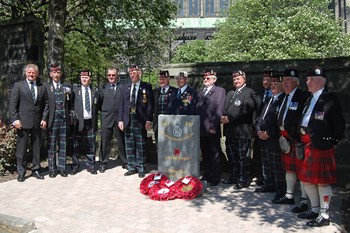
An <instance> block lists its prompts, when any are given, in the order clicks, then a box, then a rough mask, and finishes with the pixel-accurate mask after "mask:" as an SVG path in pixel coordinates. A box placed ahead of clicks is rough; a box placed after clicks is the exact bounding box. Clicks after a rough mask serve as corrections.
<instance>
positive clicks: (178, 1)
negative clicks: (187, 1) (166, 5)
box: [175, 0, 185, 16]
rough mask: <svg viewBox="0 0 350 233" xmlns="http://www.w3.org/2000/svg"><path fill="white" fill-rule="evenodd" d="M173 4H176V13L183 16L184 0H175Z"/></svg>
mask: <svg viewBox="0 0 350 233" xmlns="http://www.w3.org/2000/svg"><path fill="white" fill-rule="evenodd" d="M175 4H176V5H177V7H178V9H177V15H178V16H185V11H184V0H175Z"/></svg>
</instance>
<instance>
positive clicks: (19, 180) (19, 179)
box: [17, 175, 26, 182]
mask: <svg viewBox="0 0 350 233" xmlns="http://www.w3.org/2000/svg"><path fill="white" fill-rule="evenodd" d="M25 179H26V178H25V177H24V176H21V175H18V177H17V181H18V182H24V181H25Z"/></svg>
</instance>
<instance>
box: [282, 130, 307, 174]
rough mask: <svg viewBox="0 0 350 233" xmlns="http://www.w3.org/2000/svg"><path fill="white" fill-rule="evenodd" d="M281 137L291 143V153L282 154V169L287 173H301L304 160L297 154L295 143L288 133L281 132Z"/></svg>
mask: <svg viewBox="0 0 350 233" xmlns="http://www.w3.org/2000/svg"><path fill="white" fill-rule="evenodd" d="M281 135H282V136H283V137H285V138H286V139H287V140H288V141H289V142H290V152H289V153H283V152H282V168H283V169H284V170H286V171H289V172H293V173H297V174H298V173H299V171H300V169H301V166H302V164H303V161H302V160H299V159H298V158H297V156H296V154H295V143H296V142H295V141H290V137H289V135H288V132H287V131H285V130H281Z"/></svg>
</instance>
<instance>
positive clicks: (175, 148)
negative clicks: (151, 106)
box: [158, 115, 200, 181]
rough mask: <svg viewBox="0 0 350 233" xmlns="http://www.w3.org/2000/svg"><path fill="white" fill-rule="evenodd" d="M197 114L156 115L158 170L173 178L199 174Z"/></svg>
mask: <svg viewBox="0 0 350 233" xmlns="http://www.w3.org/2000/svg"><path fill="white" fill-rule="evenodd" d="M199 137H200V128H199V116H187V115H159V116H158V171H159V172H162V173H164V174H166V175H167V176H168V177H169V179H171V180H172V181H176V180H178V179H180V178H182V177H184V176H189V175H190V176H195V177H199V149H200V147H199Z"/></svg>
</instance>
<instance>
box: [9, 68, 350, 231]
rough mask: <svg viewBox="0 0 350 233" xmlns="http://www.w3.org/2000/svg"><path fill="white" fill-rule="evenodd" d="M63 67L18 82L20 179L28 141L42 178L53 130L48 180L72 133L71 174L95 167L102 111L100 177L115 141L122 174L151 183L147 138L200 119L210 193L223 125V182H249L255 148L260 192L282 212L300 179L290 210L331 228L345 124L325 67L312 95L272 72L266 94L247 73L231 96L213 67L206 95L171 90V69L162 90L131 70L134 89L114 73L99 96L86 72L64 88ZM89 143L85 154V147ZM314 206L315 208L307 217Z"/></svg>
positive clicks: (292, 77)
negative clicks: (161, 119) (174, 119)
mask: <svg viewBox="0 0 350 233" xmlns="http://www.w3.org/2000/svg"><path fill="white" fill-rule="evenodd" d="M62 72H63V71H62V68H61V67H60V66H59V65H51V66H50V67H49V74H50V77H51V80H50V82H49V83H45V84H41V83H40V82H39V80H38V79H37V77H38V75H39V70H38V67H37V66H36V65H34V64H28V65H27V66H26V68H25V74H26V79H25V80H24V81H19V82H16V83H15V84H14V87H13V89H12V93H11V98H10V116H11V122H12V124H13V126H14V127H15V128H17V151H16V157H17V172H18V178H17V180H18V181H19V182H23V181H24V180H25V174H26V168H27V158H26V155H27V154H26V150H27V143H28V140H29V137H30V139H31V146H32V151H33V162H32V175H33V176H34V177H36V178H38V179H44V177H43V176H42V175H41V174H40V173H39V168H40V145H41V132H42V130H41V128H43V129H47V135H48V162H49V177H51V178H54V177H56V175H57V174H60V175H61V176H62V177H67V170H66V154H67V147H68V145H69V143H67V141H68V140H67V137H68V136H67V135H68V132H69V131H71V132H70V133H69V134H71V135H73V144H72V148H73V149H72V151H73V152H72V169H71V175H75V174H76V173H77V172H78V171H79V166H80V162H79V159H78V158H77V155H78V154H81V153H82V151H83V152H84V154H85V155H86V168H87V171H88V172H90V173H91V174H97V171H96V169H95V139H96V130H97V125H98V112H101V158H100V164H99V171H100V172H101V173H103V172H105V170H106V169H107V163H108V160H109V156H110V152H111V141H112V139H113V136H115V137H116V139H117V140H116V141H117V147H118V151H119V153H118V155H119V158H120V160H121V163H122V167H123V168H125V169H127V172H126V173H125V174H124V175H125V176H130V175H133V174H138V176H139V177H140V178H143V177H144V176H145V165H146V154H145V151H146V149H145V148H146V141H147V131H148V130H150V129H152V128H153V130H154V133H155V135H156V139H157V136H158V123H157V121H158V116H159V115H160V114H166V115H199V116H200V147H201V152H202V165H203V170H204V173H203V176H202V179H203V180H206V181H208V183H209V184H210V185H211V186H217V185H218V184H219V183H220V182H221V161H220V158H221V157H222V156H221V153H222V152H221V146H220V137H221V135H222V134H221V125H223V128H224V132H223V134H224V135H225V136H226V152H227V158H228V164H229V168H230V176H229V177H228V179H225V180H223V183H224V184H233V185H234V186H233V188H234V189H243V188H246V187H248V186H249V184H250V178H251V177H250V174H249V171H250V162H251V148H252V144H253V141H254V140H255V144H256V145H258V146H256V147H255V150H259V153H254V154H259V156H260V159H261V167H260V169H261V170H262V177H261V180H260V183H259V184H260V185H261V187H259V188H257V189H256V190H255V191H256V192H263V193H265V192H275V193H276V195H275V197H274V199H273V200H272V202H273V203H275V204H289V205H294V203H295V201H294V193H295V191H294V189H295V185H296V183H297V180H298V179H299V180H300V181H301V182H300V186H301V192H302V194H301V200H300V202H299V204H298V205H297V206H295V207H294V208H293V209H292V212H294V213H297V214H298V215H297V216H298V217H299V218H302V219H310V220H311V221H309V222H308V223H307V225H308V226H312V227H315V226H316V227H319V226H324V225H329V223H330V220H329V203H330V199H331V193H332V189H331V184H334V183H335V182H336V176H335V169H336V165H335V160H334V146H335V145H336V144H337V143H338V142H339V141H340V139H341V138H342V136H343V133H344V128H345V123H344V118H343V114H342V108H341V105H340V103H339V100H338V99H337V97H336V96H335V95H333V94H331V93H328V92H327V90H326V88H325V86H326V76H325V71H324V70H323V69H322V68H321V67H315V68H313V69H311V70H310V71H309V72H308V74H307V82H306V83H307V87H308V92H304V91H302V90H300V89H299V74H298V71H297V70H296V69H286V70H285V72H284V74H277V73H275V72H273V71H272V70H269V69H267V70H265V72H264V75H263V86H264V88H265V90H264V92H263V93H261V94H259V93H258V94H257V93H256V92H255V91H254V90H253V89H251V88H249V87H248V86H247V84H246V81H247V76H246V74H245V72H244V71H241V70H236V71H233V73H232V81H233V87H234V89H233V90H231V91H229V92H228V93H227V94H226V91H225V89H223V88H222V87H218V86H216V85H215V83H216V81H217V75H216V72H215V71H214V70H213V69H206V70H205V71H204V73H203V89H202V90H201V91H199V93H197V91H196V90H195V89H194V88H192V87H190V86H189V85H188V84H187V78H188V74H187V73H186V72H179V73H178V74H177V75H176V76H175V79H176V83H177V86H178V87H177V88H175V87H173V86H171V85H170V84H169V81H170V75H169V72H168V71H167V70H162V71H160V73H159V80H158V81H159V87H157V88H155V89H154V90H153V89H152V86H151V84H150V83H147V82H143V81H141V77H142V70H141V69H140V67H138V66H137V65H132V66H131V67H130V68H129V75H130V81H131V82H130V83H126V84H120V83H119V77H118V69H117V68H114V67H112V68H109V69H108V70H107V80H108V83H107V84H105V85H104V86H103V87H102V88H101V89H99V90H97V89H95V88H93V87H92V85H91V81H92V80H91V79H92V73H91V71H90V70H87V69H84V70H82V71H81V72H80V82H81V84H80V85H73V86H72V85H70V84H67V83H62V82H61V77H62V74H63V73H62ZM82 145H83V146H82ZM308 200H310V203H311V205H310V206H311V209H310V210H309V211H308V209H309V207H308V206H309V205H308V202H309V201H308Z"/></svg>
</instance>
